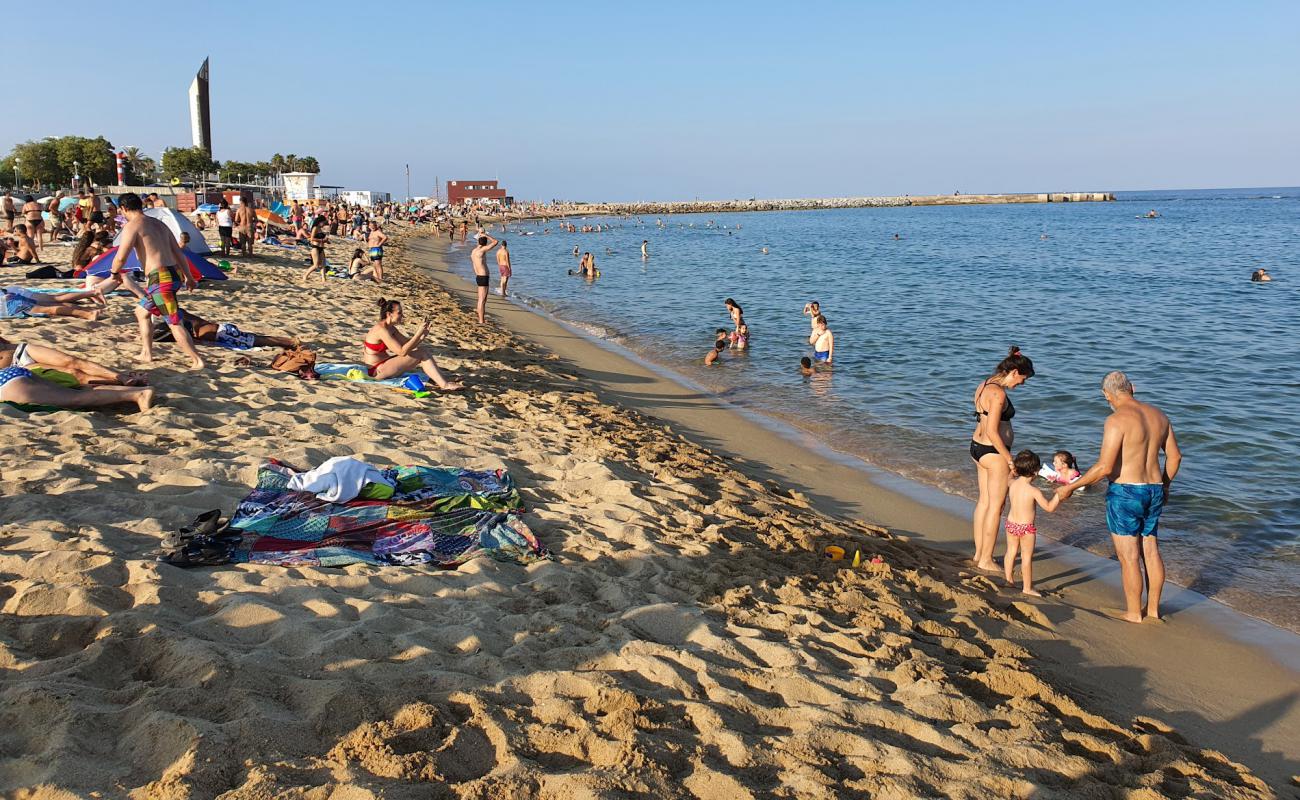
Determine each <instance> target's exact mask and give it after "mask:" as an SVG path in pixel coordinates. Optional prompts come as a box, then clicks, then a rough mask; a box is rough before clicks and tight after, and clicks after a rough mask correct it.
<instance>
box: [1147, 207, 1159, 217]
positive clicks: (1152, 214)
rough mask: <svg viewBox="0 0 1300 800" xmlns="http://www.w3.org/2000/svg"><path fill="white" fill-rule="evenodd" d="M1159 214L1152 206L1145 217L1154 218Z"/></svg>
mask: <svg viewBox="0 0 1300 800" xmlns="http://www.w3.org/2000/svg"><path fill="white" fill-rule="evenodd" d="M1159 216H1160V214H1159V212H1157V211H1156V210H1155V209H1154V208H1153V209H1151V210H1150V211H1148V212H1147V213H1146V218H1147V219H1156V218H1157V217H1159Z"/></svg>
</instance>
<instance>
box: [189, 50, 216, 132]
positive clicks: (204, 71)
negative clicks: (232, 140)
mask: <svg viewBox="0 0 1300 800" xmlns="http://www.w3.org/2000/svg"><path fill="white" fill-rule="evenodd" d="M190 132H191V133H192V134H193V136H194V146H195V147H202V148H203V149H204V150H205V151H207V154H208V155H209V156H211V155H212V113H211V111H210V109H209V107H208V59H206V58H205V59H203V66H201V67H199V73H198V74H197V75H195V76H194V82H193V83H191V84H190Z"/></svg>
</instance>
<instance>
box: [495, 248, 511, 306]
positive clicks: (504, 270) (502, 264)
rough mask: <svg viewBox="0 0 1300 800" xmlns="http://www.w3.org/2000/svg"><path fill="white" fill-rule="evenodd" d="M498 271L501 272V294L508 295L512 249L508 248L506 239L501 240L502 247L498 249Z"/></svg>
mask: <svg viewBox="0 0 1300 800" xmlns="http://www.w3.org/2000/svg"><path fill="white" fill-rule="evenodd" d="M497 271H499V272H500V273H501V289H500V291H499V294H500V295H501V296H502V297H505V296H506V284H508V283H510V274H511V270H510V251H509V250H507V249H506V240H505V239H502V240H501V249H499V250H497Z"/></svg>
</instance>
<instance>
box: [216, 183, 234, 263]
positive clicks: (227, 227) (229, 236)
mask: <svg viewBox="0 0 1300 800" xmlns="http://www.w3.org/2000/svg"><path fill="white" fill-rule="evenodd" d="M234 232H235V215H234V214H232V213H230V203H228V202H226V198H224V197H223V198H221V203H220V204H219V205H218V206H217V235H218V236H220V237H221V255H222V256H224V257H225V258H230V247H231V244H232V240H233V239H234Z"/></svg>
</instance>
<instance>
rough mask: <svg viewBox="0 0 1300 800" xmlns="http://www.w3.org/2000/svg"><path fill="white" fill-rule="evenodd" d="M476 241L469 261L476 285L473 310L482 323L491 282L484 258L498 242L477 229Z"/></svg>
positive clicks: (484, 318)
mask: <svg viewBox="0 0 1300 800" xmlns="http://www.w3.org/2000/svg"><path fill="white" fill-rule="evenodd" d="M477 241H478V246H477V247H475V248H474V249H473V250H471V251H470V254H469V261H470V264H472V265H473V267H474V283H475V285H477V286H478V302H477V303H476V304H475V306H474V310H475V312H476V313H477V314H478V324H480V325H482V324H484V323H485V322H487V318H486V314H487V298H488V284H490V283H491V278H489V277H488V270H487V263H486V261H485V259H486V257H487V254H488V252H489V251H490V250H491V249H492V248H494V247H496V246H497V245H498V244H500V243H499V242H498V241H497V240H496V239H493V238H492V234H490V233H488V232H486V231H479V235H478V239H477Z"/></svg>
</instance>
